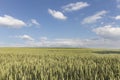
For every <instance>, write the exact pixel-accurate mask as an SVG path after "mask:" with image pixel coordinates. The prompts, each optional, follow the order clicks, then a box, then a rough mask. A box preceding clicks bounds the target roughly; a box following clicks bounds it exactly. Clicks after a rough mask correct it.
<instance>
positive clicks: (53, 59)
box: [0, 48, 120, 80]
mask: <svg viewBox="0 0 120 80" xmlns="http://www.w3.org/2000/svg"><path fill="white" fill-rule="evenodd" d="M0 80H120V50H105V49H84V48H0Z"/></svg>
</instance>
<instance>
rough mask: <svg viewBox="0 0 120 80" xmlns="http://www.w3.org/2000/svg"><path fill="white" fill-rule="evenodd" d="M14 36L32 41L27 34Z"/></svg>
mask: <svg viewBox="0 0 120 80" xmlns="http://www.w3.org/2000/svg"><path fill="white" fill-rule="evenodd" d="M16 38H20V39H23V40H27V41H34V39H33V38H32V37H31V36H29V35H26V34H25V35H20V36H16Z"/></svg>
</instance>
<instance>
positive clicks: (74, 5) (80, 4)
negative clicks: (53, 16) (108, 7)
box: [62, 2, 89, 11]
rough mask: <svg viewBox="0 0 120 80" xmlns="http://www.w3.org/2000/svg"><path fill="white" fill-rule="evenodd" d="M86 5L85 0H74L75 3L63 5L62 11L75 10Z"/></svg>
mask: <svg viewBox="0 0 120 80" xmlns="http://www.w3.org/2000/svg"><path fill="white" fill-rule="evenodd" d="M87 6H89V4H88V3H87V2H76V3H70V4H68V5H65V6H63V7H62V8H63V10H64V11H77V10H80V9H83V8H85V7H87Z"/></svg>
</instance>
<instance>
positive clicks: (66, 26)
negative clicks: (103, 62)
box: [0, 0, 120, 48]
mask: <svg viewBox="0 0 120 80" xmlns="http://www.w3.org/2000/svg"><path fill="white" fill-rule="evenodd" d="M119 44H120V0H59V1H58V0H12V1H11V0H0V46H1V47H15V46H16V47H90V48H120V45H119Z"/></svg>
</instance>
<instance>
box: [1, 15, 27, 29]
mask: <svg viewBox="0 0 120 80" xmlns="http://www.w3.org/2000/svg"><path fill="white" fill-rule="evenodd" d="M0 26H2V27H11V28H21V27H23V26H26V23H25V22H23V21H22V20H19V19H16V18H14V17H12V16H9V15H4V16H0Z"/></svg>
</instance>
